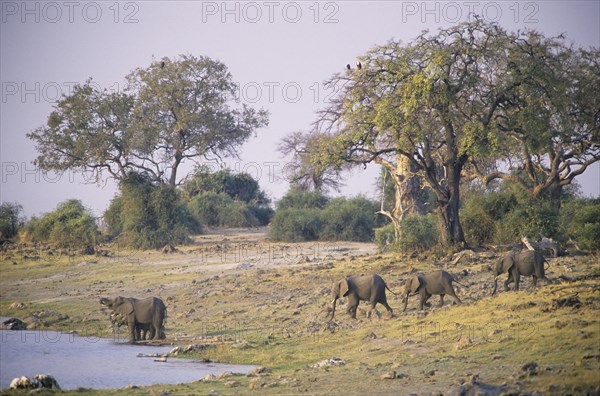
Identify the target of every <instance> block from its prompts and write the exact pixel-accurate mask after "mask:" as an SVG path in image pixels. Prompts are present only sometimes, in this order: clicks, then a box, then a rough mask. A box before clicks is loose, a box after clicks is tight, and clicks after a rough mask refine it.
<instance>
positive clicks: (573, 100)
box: [473, 32, 600, 204]
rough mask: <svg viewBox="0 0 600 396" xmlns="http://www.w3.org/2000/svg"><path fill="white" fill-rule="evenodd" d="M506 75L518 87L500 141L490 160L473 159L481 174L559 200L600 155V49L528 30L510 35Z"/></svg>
mask: <svg viewBox="0 0 600 396" xmlns="http://www.w3.org/2000/svg"><path fill="white" fill-rule="evenodd" d="M504 77H505V79H506V80H508V81H513V84H514V85H516V86H517V87H516V89H514V90H512V91H511V92H510V93H509V94H507V96H508V100H507V101H506V103H504V104H503V106H502V107H503V112H502V114H500V115H498V117H497V118H496V122H497V126H498V130H499V132H500V133H499V136H501V137H502V144H499V145H497V147H496V148H497V150H495V151H488V152H487V154H488V155H487V156H483V157H484V158H486V157H487V158H488V159H492V161H488V162H487V164H491V166H488V167H485V165H486V161H481V160H480V159H482V158H481V157H480V158H474V159H473V164H474V168H475V169H476V174H477V175H478V176H479V177H480V178H481V179H482V180H483V181H485V182H486V183H489V182H490V181H492V180H494V179H503V180H509V181H512V182H515V183H516V184H517V185H518V186H519V187H520V188H522V189H523V190H524V191H526V192H527V193H528V194H529V195H530V196H531V197H532V198H536V197H538V196H540V195H541V194H542V193H544V192H547V191H548V192H550V195H551V196H552V197H553V198H554V199H553V201H554V203H555V204H560V192H561V191H562V188H563V187H564V186H566V185H569V184H571V183H572V182H573V180H574V178H575V177H576V176H578V175H580V174H582V173H583V172H584V171H585V170H586V169H587V168H588V167H589V166H590V165H591V164H593V163H595V162H597V161H599V160H600V95H598V92H600V52H599V51H598V49H592V50H583V49H574V48H572V47H570V46H566V45H565V44H564V39H563V38H557V39H555V38H545V37H543V36H541V35H540V34H538V33H536V32H530V33H529V34H528V35H527V36H525V37H516V38H515V39H514V40H513V45H512V47H511V51H510V53H509V63H508V69H507V70H506V73H505V75H504ZM517 82H518V83H517ZM478 160H479V161H478ZM482 165H484V166H483V167H482Z"/></svg>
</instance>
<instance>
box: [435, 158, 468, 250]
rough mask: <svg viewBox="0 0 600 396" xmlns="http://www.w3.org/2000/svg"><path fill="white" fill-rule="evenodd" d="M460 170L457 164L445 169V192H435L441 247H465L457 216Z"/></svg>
mask: <svg viewBox="0 0 600 396" xmlns="http://www.w3.org/2000/svg"><path fill="white" fill-rule="evenodd" d="M461 169H462V165H459V164H455V165H453V166H449V167H447V173H448V185H447V187H446V191H445V192H443V193H442V194H440V192H436V194H437V195H438V209H437V215H438V222H439V227H440V239H441V240H440V242H441V243H442V245H443V246H452V245H465V236H464V233H463V230H462V226H461V224H460V219H459V215H458V211H459V209H460V199H459V197H460V196H459V193H460V172H461ZM440 198H441V199H440Z"/></svg>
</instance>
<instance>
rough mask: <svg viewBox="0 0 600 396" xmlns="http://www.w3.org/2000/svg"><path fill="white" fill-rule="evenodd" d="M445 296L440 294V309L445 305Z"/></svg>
mask: <svg viewBox="0 0 600 396" xmlns="http://www.w3.org/2000/svg"><path fill="white" fill-rule="evenodd" d="M444 296H445V294H440V303H439V304H438V307H441V306H443V305H444Z"/></svg>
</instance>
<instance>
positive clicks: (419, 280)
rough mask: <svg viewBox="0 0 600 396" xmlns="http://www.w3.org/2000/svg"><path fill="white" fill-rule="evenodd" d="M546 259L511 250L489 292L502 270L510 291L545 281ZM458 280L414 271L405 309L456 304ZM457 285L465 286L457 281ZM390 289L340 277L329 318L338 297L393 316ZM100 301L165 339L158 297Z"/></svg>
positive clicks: (377, 281) (142, 333) (137, 328)
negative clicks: (524, 279)
mask: <svg viewBox="0 0 600 396" xmlns="http://www.w3.org/2000/svg"><path fill="white" fill-rule="evenodd" d="M545 262H546V260H545V259H544V257H543V255H542V254H541V253H540V252H538V251H535V250H525V251H521V252H510V253H508V254H506V255H504V256H503V257H502V258H500V259H499V260H498V261H497V263H496V265H495V267H494V268H493V269H492V272H493V274H494V288H493V291H492V295H494V294H496V289H497V280H498V277H499V276H500V275H502V274H504V273H507V274H508V278H507V279H506V281H505V282H504V289H505V290H509V284H510V283H513V282H514V284H515V290H519V281H520V277H521V275H523V276H532V277H533V286H534V288H535V287H536V286H537V280H538V279H544V280H547V278H546V275H545V268H544V263H545ZM453 282H456V283H458V282H457V281H456V280H455V279H454V278H453V277H452V275H450V274H449V273H448V272H446V271H443V270H438V271H434V272H431V273H427V274H417V275H414V276H413V277H412V278H410V279H408V280H407V281H406V283H405V291H404V297H403V298H404V311H406V307H407V305H408V298H409V297H410V296H411V295H416V294H418V295H419V297H420V299H419V309H420V310H423V308H424V306H425V304H427V300H429V298H430V297H431V296H432V295H439V296H440V303H439V306H440V307H441V306H442V305H443V304H444V296H445V295H446V294H448V295H450V296H451V297H452V298H453V299H454V301H455V303H458V304H460V303H461V301H460V298H458V296H457V295H456V292H455V291H454V287H453V286H452V283H453ZM458 284H459V285H461V286H463V287H466V286H465V285H462V284H460V283H458ZM386 289H387V290H389V291H390V292H391V293H393V294H395V293H394V292H392V291H391V290H390V289H389V288H388V286H387V285H386V283H385V281H384V280H383V278H381V276H379V275H365V276H351V277H348V278H343V279H341V280H340V281H338V282H336V283H334V285H333V288H332V297H333V301H332V304H333V309H332V312H331V318H330V320H331V319H333V317H334V315H335V306H336V302H337V300H338V299H340V298H342V297H345V298H347V299H348V302H347V306H348V308H347V313H348V314H349V315H350V316H351V317H352V318H356V309H357V308H358V304H359V302H360V301H368V302H369V303H370V305H371V309H370V310H369V312H368V316H369V317H370V316H371V313H372V311H373V310H374V309H375V306H376V305H377V304H381V305H383V306H384V307H385V309H386V310H387V311H388V313H389V314H390V316H391V315H393V310H392V308H391V307H390V306H389V305H388V303H387V298H386V296H385V290H386ZM100 304H102V305H104V306H106V307H107V308H108V309H110V311H111V313H110V318H111V322H112V323H113V324H114V325H117V326H119V327H120V326H122V325H127V326H128V328H129V341H130V342H131V343H134V342H136V341H142V340H145V339H146V337H149V339H151V340H156V339H164V338H165V332H164V326H165V321H166V318H167V308H166V307H165V304H164V303H163V301H162V300H161V299H159V298H157V297H149V298H146V299H141V300H140V299H136V298H132V297H120V296H119V297H116V298H114V299H110V298H102V299H100Z"/></svg>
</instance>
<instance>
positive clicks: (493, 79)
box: [316, 19, 514, 245]
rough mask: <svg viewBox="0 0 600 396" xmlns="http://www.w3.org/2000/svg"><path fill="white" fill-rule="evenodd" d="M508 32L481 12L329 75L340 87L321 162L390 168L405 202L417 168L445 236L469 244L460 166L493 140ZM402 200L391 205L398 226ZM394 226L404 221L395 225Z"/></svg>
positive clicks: (322, 119)
mask: <svg viewBox="0 0 600 396" xmlns="http://www.w3.org/2000/svg"><path fill="white" fill-rule="evenodd" d="M510 41H511V36H510V35H508V34H507V33H506V32H505V31H503V30H502V29H500V28H499V27H498V26H496V25H492V24H487V23H485V22H483V21H481V20H479V19H476V20H474V21H472V22H469V23H464V24H461V25H458V26H456V27H452V28H449V29H443V30H440V31H439V33H438V34H437V35H434V36H429V35H428V34H427V33H424V34H422V35H420V36H419V37H417V38H416V39H415V40H414V41H413V42H412V43H411V44H408V45H404V44H402V43H401V42H398V41H390V42H389V43H387V44H386V45H383V46H378V47H375V48H374V49H372V50H371V51H369V52H368V53H367V54H365V55H364V56H363V57H361V58H360V61H361V63H362V66H363V67H362V69H360V70H355V71H352V72H347V73H346V75H345V76H341V75H337V76H334V78H333V79H332V80H331V81H330V84H333V85H335V86H337V87H341V88H340V89H339V95H338V96H337V97H336V98H335V100H334V101H333V102H332V103H331V105H330V106H329V107H328V108H326V109H324V110H323V111H322V112H321V113H320V116H319V119H318V121H317V123H316V127H317V128H318V129H320V130H325V131H327V132H328V133H329V136H330V144H329V145H327V147H326V148H325V149H324V150H322V152H321V159H322V160H323V161H337V162H343V161H348V162H352V163H357V164H366V163H369V162H376V163H379V164H381V165H382V166H384V167H386V168H387V169H388V170H389V171H390V174H391V175H392V176H393V179H394V182H395V184H396V186H397V194H396V201H400V200H401V198H399V195H400V196H401V194H402V190H403V189H404V187H403V186H404V183H405V180H407V178H410V177H412V176H414V175H418V176H420V177H421V178H422V181H423V182H424V183H425V184H426V185H427V186H428V187H430V188H431V190H432V191H433V193H434V194H435V196H436V199H437V215H438V221H439V226H440V227H439V228H440V231H441V232H440V237H441V238H440V239H441V241H442V243H444V244H446V245H453V244H462V243H464V235H463V231H462V227H461V224H460V221H459V217H458V210H459V192H460V182H461V174H462V172H463V170H464V169H465V165H466V164H467V162H468V160H469V158H470V156H471V155H472V153H474V152H477V151H478V150H480V149H481V148H482V147H485V146H487V145H489V144H491V143H493V142H491V141H490V135H492V134H493V132H494V131H495V129H496V125H495V122H494V117H495V115H496V114H497V112H498V111H499V110H500V108H499V105H500V104H501V103H503V102H504V101H505V100H506V92H507V91H510V90H511V89H513V88H514V87H513V86H512V85H510V84H509V85H506V84H504V83H503V82H502V81H500V80H499V79H498V75H499V74H501V73H502V70H504V69H505V66H506V64H507V59H506V51H505V48H507V47H509V44H510ZM402 212H403V211H402V204H396V206H395V210H393V211H391V213H390V214H391V216H392V217H393V219H395V220H394V224H395V225H396V226H397V227H398V226H399V221H400V219H401V215H402ZM397 229H398V228H397Z"/></svg>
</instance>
